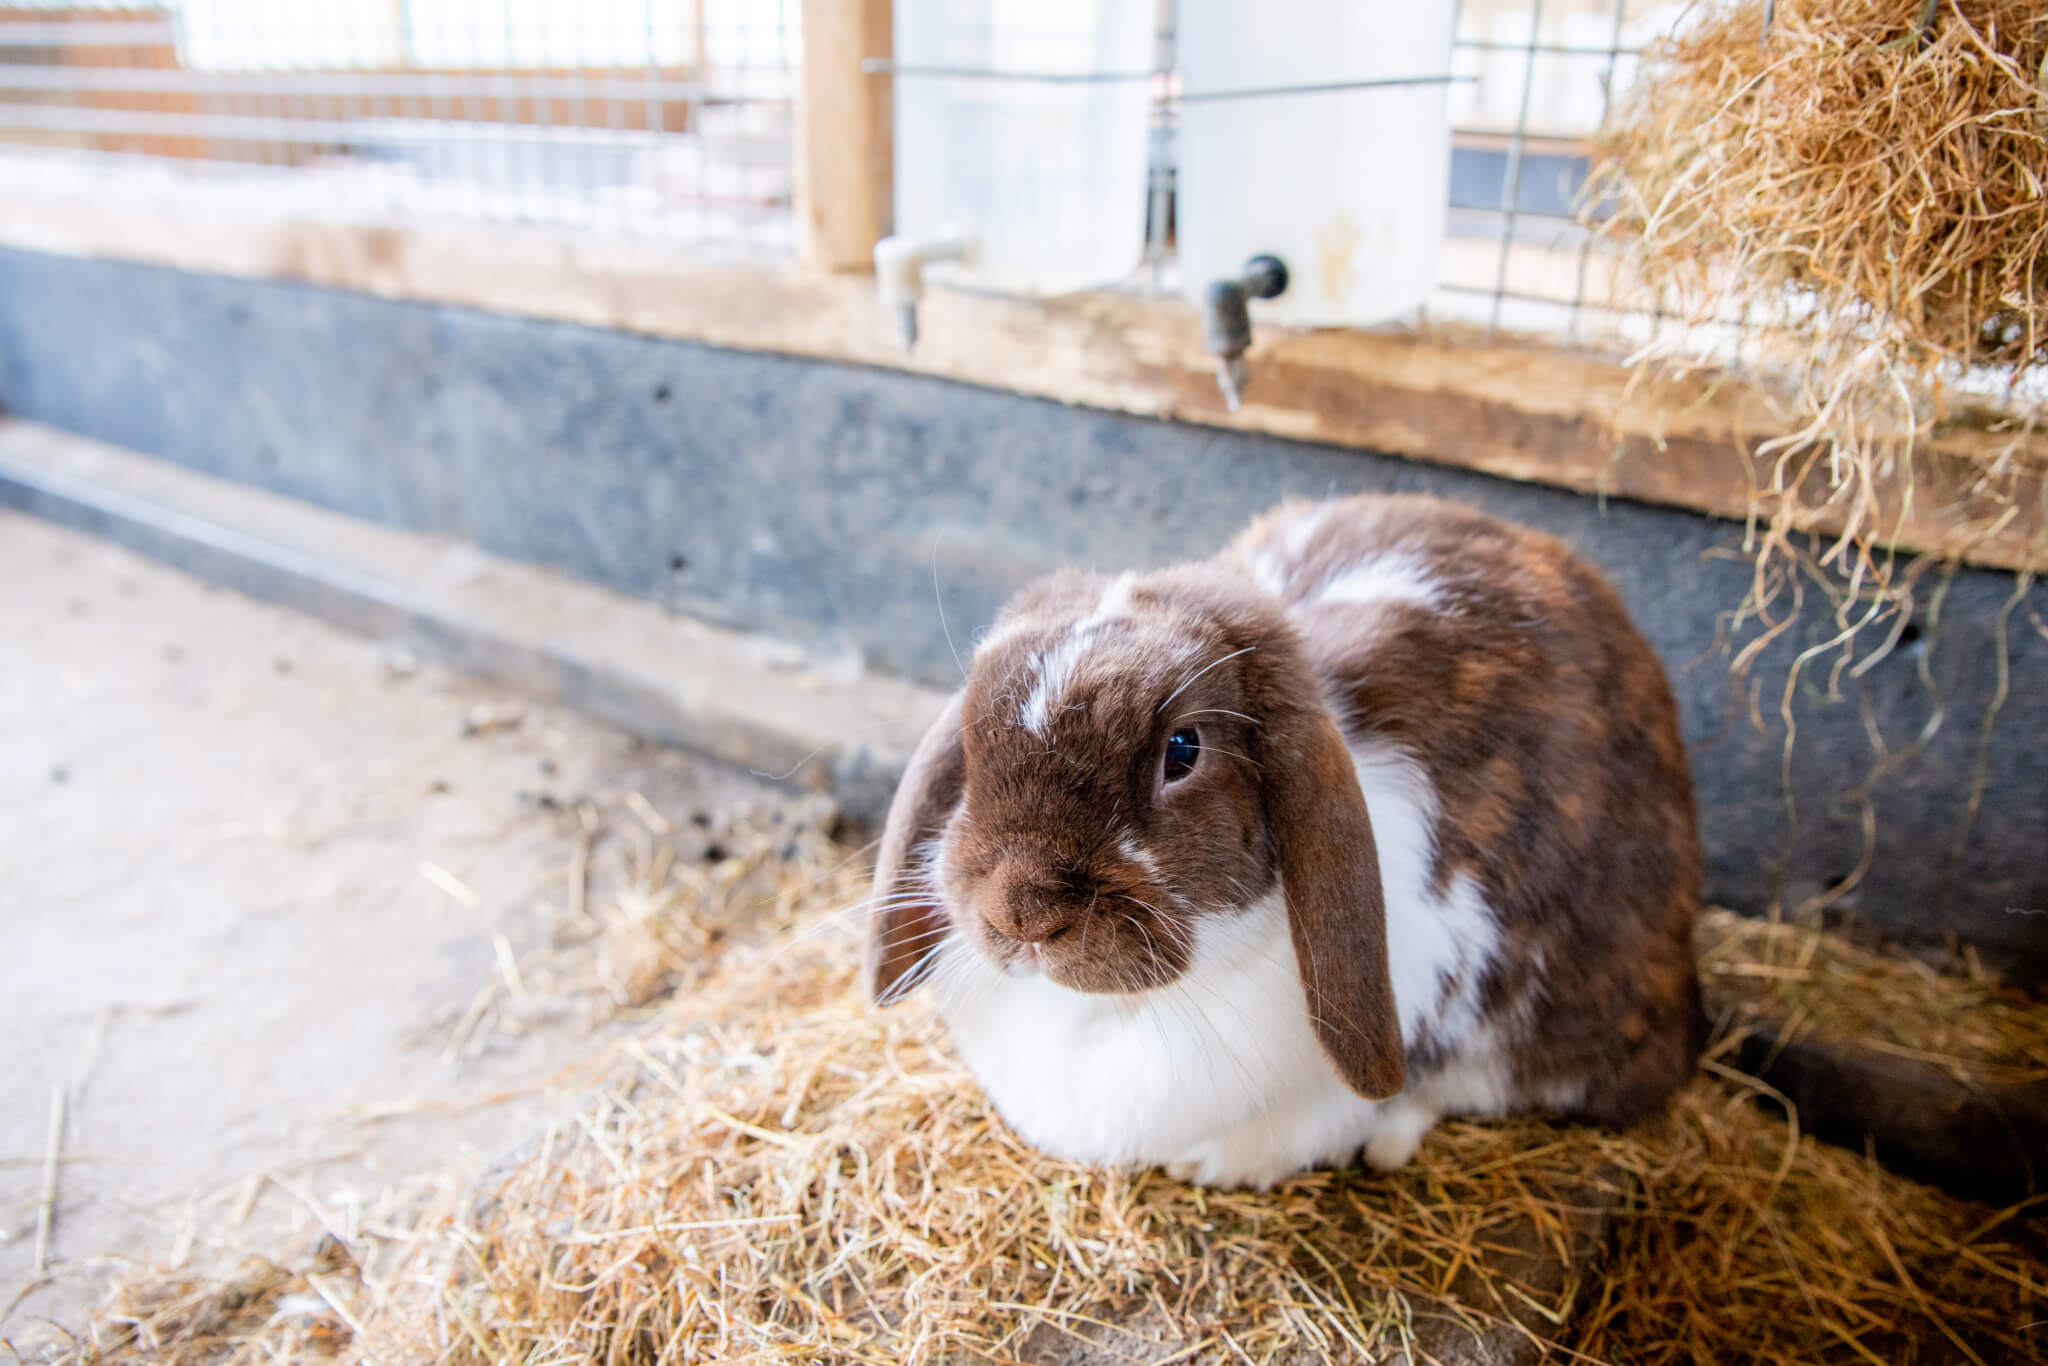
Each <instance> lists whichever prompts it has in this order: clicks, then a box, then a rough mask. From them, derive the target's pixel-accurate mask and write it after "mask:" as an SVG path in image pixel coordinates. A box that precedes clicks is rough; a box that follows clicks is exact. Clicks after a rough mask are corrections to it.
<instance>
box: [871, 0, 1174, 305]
mask: <svg viewBox="0 0 2048 1366" xmlns="http://www.w3.org/2000/svg"><path fill="white" fill-rule="evenodd" d="M1156 15H1157V8H1156V5H1155V3H1154V0H896V4H895V49H896V50H895V61H896V64H897V67H898V75H897V77H896V106H895V121H896V223H895V232H896V235H897V236H898V237H902V238H915V237H918V236H921V235H925V234H932V233H937V232H939V231H941V230H944V229H948V228H957V229H960V230H962V231H964V232H965V233H966V234H967V235H968V236H969V237H970V238H971V239H972V241H973V243H974V250H973V252H972V254H971V256H970V257H969V259H968V260H967V261H966V262H964V263H960V262H947V263H944V264H936V263H935V264H934V265H932V266H931V267H930V273H931V275H932V276H933V278H935V279H943V280H945V281H946V282H947V283H949V284H962V285H967V286H969V287H973V288H980V289H989V290H996V291H1000V292H1004V293H1015V294H1040V295H1048V294H1064V293H1068V292H1070V291H1073V290H1079V289H1089V288H1093V287H1097V286H1102V285H1108V284H1114V283H1116V282H1117V281H1119V280H1121V279H1123V278H1125V277H1126V276H1128V275H1130V274H1131V272H1133V271H1134V270H1136V269H1137V268H1138V266H1139V264H1140V262H1141V261H1142V259H1143V256H1144V250H1145V170H1146V136H1147V129H1148V126H1149V120H1150V111H1151V88H1150V82H1149V80H1148V79H1147V78H1146V77H1147V73H1149V72H1150V71H1151V70H1152V66H1153V46H1154V40H1155V32H1154V29H1155V23H1156ZM934 71H944V72H957V73H959V74H952V75H938V74H930V73H932V72H934ZM1044 77H1054V78H1061V79H1040V78H1044Z"/></svg>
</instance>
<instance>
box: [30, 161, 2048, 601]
mask: <svg viewBox="0 0 2048 1366" xmlns="http://www.w3.org/2000/svg"><path fill="white" fill-rule="evenodd" d="M9 179H10V180H12V177H11V176H10V177H9ZM5 200H6V208H5V210H4V212H0V244H4V245H8V246H14V247H19V248H23V249H27V250H32V251H43V252H51V253H57V254H62V255H69V256H84V257H100V258H108V259H117V260H123V261H132V262H141V263H147V264H153V265H161V266H169V267H174V268H177V269H182V270H192V271H201V272H206V273H210V274H220V275H230V276H239V277H245V278H254V279H269V280H296V281H304V282H307V283H312V284H320V285H330V286H336V287H340V288H347V289H356V290H363V291H367V292H369V293H372V294H377V295H382V296H386V297H393V298H405V299H416V300H426V301H433V302H440V303H449V304H459V305H463V306H467V307H473V308H480V309H489V310H493V311H498V312H504V313H514V314H523V315H526V316H530V317H539V318H549V319H555V320H560V321H565V322H575V323H585V324H588V325H590V326H593V327H606V328H618V329H624V330H627V331H635V332H643V333H649V334H653V335H657V336H663V337H676V338H683V339H687V340H691V341H698V342H704V343H707V344H710V345H713V346H723V347H732V348H737V349H742V350H753V351H769V352H780V353H785V354H789V355H796V356H806V357H813V358H818V359H824V360H834V361H845V362H853V363H857V364H866V365H878V366H888V367H892V368H897V369H902V370H909V371H913V372H919V373H924V374H929V375H934V376H939V377H943V378H946V379H953V380H960V381H964V382H966V383H970V384H977V385H985V386H989V387H993V388H999V389H1007V390H1012V391H1015V392H1019V393H1025V394H1031V395H1035V396H1039V397H1044V398H1050V399H1055V400H1058V401H1061V402H1065V403H1075V404H1082V405H1086V406H1089V407H1095V408H1103V409H1109V410H1113V411H1118V412H1127V413H1134V414H1139V415H1142V416H1147V417H1158V418H1171V419H1175V420H1178V421H1183V422H1192V423H1200V424H1203V425H1207V426H1214V427H1226V428H1236V429H1239V430H1247V431H1258V432H1266V433H1271V434H1274V435H1277V436H1285V437H1295V438H1300V439H1303V440H1310V441H1321V442H1329V443H1332V444H1335V445H1340V446H1352V447H1358V448H1362V449H1368V450H1374V451H1380V452H1386V453H1390V454H1395V455H1401V456H1406V457H1409V458H1412V459H1416V460H1424V461H1430V462H1434V463H1437V464H1443V465H1455V466H1461V467H1464V468H1468V469H1473V470H1478V471H1482V472H1485V473H1488V474H1494V475H1499V476H1501V477H1504V478H1508V479H1516V480H1524V481H1529V482H1535V483H1543V484H1551V485H1555V486H1559V487H1563V488H1569V489H1575V490H1579V491H1581V492H1586V493H1596V494H1602V495H1608V496H1614V497H1621V498H1629V499H1636V500H1640V501H1643V502H1649V503H1658V504H1664V505H1667V506H1675V507H1682V508H1688V509H1692V510H1695V511H1699V512H1704V513H1709V514H1713V515H1717V516H1721V517H1729V518H1736V519H1742V518H1747V517H1750V516H1757V515H1763V516H1767V515H1768V513H1769V512H1770V505H1769V503H1768V502H1767V501H1764V500H1762V499H1759V498H1758V497H1757V496H1756V495H1755V494H1754V493H1753V490H1754V489H1756V488H1757V487H1758V486H1759V484H1760V483H1764V482H1767V481H1768V476H1769V473H1770V472H1769V471H1768V470H1767V469H1764V468H1763V467H1762V465H1761V464H1760V462H1758V461H1757V460H1756V459H1755V457H1754V456H1753V455H1752V454H1751V452H1752V451H1753V449H1754V445H1755V443H1756V442H1757V441H1758V440H1760V439H1762V438H1765V437H1768V436H1770V435H1772V434H1773V429H1772V427H1771V425H1770V422H1769V420H1768V418H1767V416H1766V415H1765V413H1764V410H1763V408H1762V407H1761V405H1760V403H1759V402H1758V401H1757V400H1756V399H1755V398H1754V397H1753V396H1751V397H1748V398H1745V397H1744V396H1742V395H1740V394H1738V393H1735V392H1732V391H1731V390H1726V389H1724V390H1721V391H1716V390H1713V389H1709V388H1708V387H1707V386H1705V385H1704V384H1699V385H1691V386H1687V385H1681V384H1675V383H1662V382H1660V383H1657V384H1650V383H1644V382H1637V380H1636V376H1635V375H1634V374H1633V372H1631V371H1629V370H1626V369H1624V368H1622V367H1620V366H1618V365H1615V364H1613V363H1612V362H1609V361H1606V360H1602V359H1599V358H1596V357H1591V356H1587V355H1584V354H1579V353H1574V352H1569V351H1564V350H1559V349H1555V348H1549V347H1544V346H1540V345H1535V344H1529V343H1516V342H1512V341H1503V340H1499V339H1491V340H1489V339H1481V338H1461V337H1458V336H1455V335H1430V336H1412V335H1392V334H1382V333H1373V332H1345V331H1314V332H1282V331H1278V330H1276V329H1272V328H1267V329H1264V330H1263V333H1262V335H1261V336H1260V337H1259V339H1258V341H1257V343H1256V345H1255V346H1254V348H1253V351H1252V353H1251V356H1250V362H1251V387H1250V389H1249V391H1248V393H1247V395H1246V403H1245V406H1244V409H1243V410H1242V411H1241V412H1238V413H1231V412H1229V411H1228V410H1227V409H1225V407H1224V406H1223V403H1222V400H1221V398H1220V397H1219V396H1218V394H1217V391H1216V384H1215V379H1214V376H1213V371H1212V368H1211V363H1210V359H1209V357H1208V355H1207V354H1206V353H1205V352H1204V350H1203V348H1202V343H1201V332H1200V327H1199V325H1198V322H1197V320H1196V318H1195V315H1194V312H1193V310H1191V309H1190V308H1188V307H1187V306H1186V305H1185V304H1183V303H1180V302H1179V301H1176V300H1171V299H1156V298H1139V297H1133V296H1128V295H1120V294H1108V293H1104V294H1089V295H1078V296H1074V297H1071V298H1066V299H1059V300H1053V301H1049V302H1039V301H1030V300H1019V299H1009V298H999V297H993V296H984V295H971V294H964V293H958V292H953V291H947V290H934V291H932V292H931V293H929V294H928V295H927V298H926V300H925V303H924V306H923V309H922V312H921V316H920V319H919V322H920V331H921V333H922V336H923V340H922V341H921V342H920V344H919V346H918V349H917V351H916V353H915V354H913V355H908V356H906V355H905V354H903V353H902V352H901V351H900V350H898V349H897V348H896V347H895V345H894V344H893V343H892V342H891V341H889V340H888V338H887V335H886V330H885V326H884V320H883V318H882V316H881V310H880V308H879V307H878V305H877V303H876V300H875V296H874V290H873V287H872V284H871V282H870V281H868V280H867V279H866V278H864V277H861V276H857V275H826V274H822V273H813V272H808V271H803V270H800V269H797V268H795V267H792V266H789V265H787V264H784V263H780V262H763V261H760V260H757V259H745V258H729V259H717V258H713V257H710V256H707V255H704V254H701V253H698V254H693V255H688V256H685V255H682V254H680V251H679V249H678V248H676V247H674V246H663V245H661V244H658V243H635V244H624V243H602V242H592V241H588V240H583V239H578V238H574V237H570V236H566V235H562V234H558V233H554V232H549V231H545V230H540V229H522V228H505V227H496V226H493V227H489V228H485V227H479V226H476V225H470V224H461V223H427V222H405V223H398V222H368V221H358V222H342V221H337V220H334V219H329V218H322V217H319V216H317V215H316V214H314V213H312V212H308V213H304V214H296V215H295V214H291V213H280V212H278V211H277V210H275V209H274V208H268V207H266V201H264V200H262V199H260V198H258V197H256V196H254V195H252V194H251V193H250V192H248V191H246V190H241V191H237V190H233V189H231V188H226V187H222V188H215V187H210V186H205V185H198V186H194V185H185V184H177V185H173V184H169V183H167V182H166V180H165V179H164V178H162V177H151V178H148V179H146V180H142V179H138V178H133V177H128V178H123V177H107V178H101V177H94V178H91V179H88V178H86V177H82V176H78V175H75V174H72V175H66V176H39V177H29V178H28V179H27V182H26V183H21V184H16V183H10V184H9V185H8V188H7V191H6V194H5ZM1991 440H1992V438H1989V437H1986V436H1983V435H1981V434H1976V433H1970V432H1959V433H1956V434H1955V435H1953V436H1942V437H1939V438H1937V439H1936V440H1935V441H1934V442H1933V443H1932V447H1931V449H1927V450H1923V452H1922V457H1923V458H1922V459H1921V460H1919V461H1918V462H1916V468H1915V471H1914V473H1913V477H1912V479H1911V481H1908V480H1906V479H1904V478H1900V477H1894V478H1893V479H1892V480H1891V482H1890V484H1889V485H1888V486H1886V487H1882V488H1879V489H1878V490H1876V495H1877V499H1878V505H1879V507H1880V508H1881V509H1882V516H1883V518H1884V525H1886V526H1888V527H1896V528H1897V537H1896V539H1897V541H1898V543H1899V544H1900V545H1901V546H1902V547H1905V548H1910V549H1915V550H1932V551H1936V552H1939V553H1942V554H1944V555H1949V556H1953V557H1955V558H1958V559H1962V560H1965V561H1968V562H1972V563H1976V564H1981V565H1988V566H1996V567H2001V568H2008V569H2017V568H2025V567H2032V568H2036V569H2043V568H2048V481H2044V478H2043V471H2044V470H2048V440H2043V439H2041V438H2036V439H2035V440H2034V441H2033V442H2032V443H2031V444H2030V445H2029V446H2028V447H2027V448H2026V449H2025V450H2023V451H2022V452H2020V455H2019V458H2018V459H2017V460H2016V461H2015V462H2014V463H2015V464H2016V466H2017V469H2016V471H2015V472H2014V473H2013V474H2012V475H2011V476H2010V489H2009V491H2010V493H2011V495H2012V501H2013V505H2014V509H2015V510H2013V511H2011V512H2010V514H2009V515H2008V516H2007V517H2006V520H2005V521H2004V523H2003V525H2001V526H1999V527H1998V528H1997V529H1996V530H1995V532H1993V533H1992V534H1989V535H1979V536H1976V537H1975V538H1974V539H1972V538H1968V537H1966V536H1965V534H1964V533H1963V532H1962V530H1961V529H1962V528H1965V527H1971V526H1983V525H1985V524H1986V523H1987V522H1988V521H1990V520H1991V519H1992V516H1993V514H1995V513H1996V512H1997V511H1998V509H1997V508H1996V507H1995V506H1994V505H1993V504H1992V503H1991V501H1990V500H1988V499H1985V498H1982V497H1979V496H1975V495H1973V494H1972V493H1971V492H1970V488H1971V482H1972V480H1974V479H1975V477H1976V475H1977V473H1978V471H1979V470H1980V469H1981V464H1980V462H1979V461H1978V460H1976V459H1972V458H1971V455H1972V450H1973V448H1983V447H1984V446H1985V445H1986V444H1987V443H1988V442H1990V441H1991ZM1806 491H1807V494H1808V501H1809V502H1817V501H1819V498H1818V497H1817V496H1816V495H1824V493H1825V483H1824V472H1819V471H1816V472H1814V473H1813V474H1811V475H1809V478H1808V482H1807V485H1806ZM1840 527H1841V521H1840V517H1839V515H1838V514H1836V515H1830V514H1828V513H1826V512H1823V513H1822V514H1821V515H1819V516H1816V517H1814V518H1813V519H1812V520H1811V522H1810V524H1809V525H1807V526H1805V527H1804V528H1803V529H1806V530H1811V531H1814V532H1817V533H1820V534H1824V535H1825V534H1829V533H1834V532H1838V531H1839V530H1840Z"/></svg>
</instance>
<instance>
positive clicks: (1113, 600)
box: [1017, 574, 1138, 735]
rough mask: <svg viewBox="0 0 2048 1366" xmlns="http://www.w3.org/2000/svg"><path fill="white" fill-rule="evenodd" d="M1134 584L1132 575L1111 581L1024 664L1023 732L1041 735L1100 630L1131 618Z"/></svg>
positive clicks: (1125, 575) (1020, 714) (1018, 716)
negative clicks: (1026, 683)
mask: <svg viewBox="0 0 2048 1366" xmlns="http://www.w3.org/2000/svg"><path fill="white" fill-rule="evenodd" d="M1137 581H1138V579H1137V575H1135V574H1119V575H1117V577H1115V578H1114V579H1111V580H1110V581H1109V584H1108V586H1107V587H1105V588H1104V589H1103V590H1102V595H1101V596H1100V597H1099V598H1097V599H1096V600H1095V605H1094V607H1092V608H1091V609H1090V610H1089V611H1088V613H1087V615H1085V616H1083V617H1080V618H1079V619H1077V620H1076V621H1075V622H1074V623H1073V624H1072V625H1070V626H1068V627H1067V628H1066V630H1064V631H1062V632H1060V633H1058V634H1057V635H1056V636H1054V637H1053V639H1052V640H1051V641H1050V642H1049V643H1047V644H1046V645H1045V646H1044V648H1042V649H1040V650H1039V651H1038V652H1037V653H1036V654H1034V655H1033V656H1032V658H1031V662H1030V664H1029V665H1028V669H1029V672H1030V675H1031V680H1030V684H1029V686H1030V689H1031V690H1030V692H1028V693H1027V694H1025V697H1024V705H1023V707H1022V708H1021V709H1020V710H1019V711H1018V713H1017V721H1018V723H1019V724H1020V725H1022V726H1023V727H1024V729H1026V730H1028V731H1030V732H1031V733H1032V734H1033V735H1043V734H1045V732H1046V730H1047V728H1048V727H1049V726H1050V725H1051V724H1052V717H1053V714H1054V712H1055V710H1056V709H1057V708H1058V706H1059V703H1060V698H1061V697H1062V696H1064V695H1065V693H1066V691H1067V689H1068V687H1070V686H1071V685H1072V683H1073V681H1074V675H1075V672H1076V671H1077V670H1078V669H1079V668H1080V667H1081V665H1082V662H1083V661H1084V660H1086V659H1087V658H1088V655H1089V651H1090V650H1091V648H1092V647H1094V646H1095V645H1096V643H1097V641H1098V640H1099V638H1100V637H1101V635H1102V633H1103V631H1104V630H1105V629H1106V628H1107V627H1109V626H1110V625H1111V624H1112V623H1115V622H1123V621H1129V620H1130V619H1131V617H1132V614H1133V611H1134V607H1135V604H1134V603H1133V602H1132V599H1131V589H1132V587H1133V586H1134V585H1135V584H1136V583H1137Z"/></svg>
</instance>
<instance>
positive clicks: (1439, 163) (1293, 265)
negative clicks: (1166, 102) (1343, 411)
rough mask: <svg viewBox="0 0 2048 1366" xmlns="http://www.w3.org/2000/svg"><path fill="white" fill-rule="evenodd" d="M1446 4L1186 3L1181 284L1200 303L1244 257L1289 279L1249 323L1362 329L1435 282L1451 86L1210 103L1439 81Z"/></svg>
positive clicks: (1405, 307) (1414, 300)
mask: <svg viewBox="0 0 2048 1366" xmlns="http://www.w3.org/2000/svg"><path fill="white" fill-rule="evenodd" d="M1451 22H1452V6H1451V3H1450V0H1405V2H1404V3H1398V4H1396V3H1376V4H1365V3H1360V2H1359V0H1260V3H1258V4H1250V3H1247V2H1246V0H1180V28H1179V47H1180V60H1179V66H1180V73H1181V89H1182V94H1183V95H1184V96H1185V97H1187V98H1186V99H1185V102H1184V103H1183V105H1182V107H1181V117H1180V135H1179V145H1180V180H1179V186H1178V203H1177V207H1176V212H1175V217H1176V220H1177V222H1178V224H1179V237H1180V262H1181V271H1182V279H1183V282H1184V284H1185V286H1186V288H1187V291H1188V293H1189V294H1190V296H1191V297H1193V298H1196V299H1200V297H1201V295H1202V292H1203V290H1204V289H1206V288H1207V287H1208V285H1209V284H1210V282H1212V281H1214V280H1218V279H1225V278H1234V277H1236V276H1237V275H1238V274H1239V273H1240V272H1241V271H1242V270H1243V268H1244V263H1245V261H1246V259H1247V258H1248V257H1251V256H1254V255H1257V254H1259V253H1271V254H1273V255H1275V256H1278V257H1279V258H1280V259H1281V260H1282V261H1284V262H1285V263H1286V265H1287V269H1288V277H1289V282H1288V286H1287V290H1286V292H1285V293H1284V294H1282V295H1280V297H1278V298H1276V299H1270V300H1255V301H1253V303H1252V316H1253V318H1254V319H1266V320H1271V321H1276V322H1286V323H1296V324H1302V325H1306V326H1342V325H1349V326H1362V325H1367V324H1371V323H1377V322H1384V321H1387V320H1389V319H1392V318H1398V317H1401V316H1403V315H1405V314H1408V313H1411V312H1412V311H1414V310H1415V309H1416V308H1418V307H1419V306H1420V305H1421V304H1422V303H1423V301H1424V300H1425V299H1427V298H1428V297H1429V293H1430V291H1431V289H1433V288H1434V287H1435V284H1436V275H1437V255H1438V243H1439V241H1440V239H1441V238H1442V236H1443V229H1444V216H1445V200H1446V198H1447V197H1448V195H1449V192H1450V160H1451V147H1450V124H1449V119H1448V117H1447V114H1446V97H1445V91H1446V87H1445V86H1444V85H1443V84H1428V85H1406V86H1382V87H1378V88H1368V89H1362V90H1323V91H1302V92H1300V93H1297V94H1289V95H1259V96H1256V97H1252V98H1243V99H1204V98H1202V97H1203V96H1205V95H1213V94H1217V93H1222V92H1230V91H1246V90H1271V89H1274V88H1276V87H1293V86H1306V85H1337V84H1342V83H1347V82H1353V81H1370V80H1388V79H1397V78H1414V77H1441V76H1443V75H1445V74H1446V73H1448V72H1449V70H1450V60H1451Z"/></svg>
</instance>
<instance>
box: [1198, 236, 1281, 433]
mask: <svg viewBox="0 0 2048 1366" xmlns="http://www.w3.org/2000/svg"><path fill="white" fill-rule="evenodd" d="M1286 288H1287V263H1286V262H1285V261H1282V260H1281V259H1280V258H1279V257H1277V256H1270V255H1264V254H1261V255H1258V256H1254V257H1252V259H1251V260H1249V261H1246V262H1245V263H1244V274H1243V275H1241V276H1239V277H1238V278H1237V279H1235V280H1218V281H1216V283H1214V284H1212V285H1210V286H1209V288H1208V289H1206V290H1204V291H1203V293H1202V336H1203V339H1204V340H1206V341H1207V342H1208V343H1209V350H1210V352H1211V354H1213V355H1214V356H1215V357H1216V384H1217V387H1219V388H1221V389H1222V390H1223V401H1224V402H1225V403H1227V404H1229V405H1230V411H1231V412H1233V413H1234V412H1236V411H1237V406H1238V403H1239V402H1240V401H1241V400H1242V398H1243V395H1244V382H1245V369H1244V353H1245V352H1246V351H1247V350H1248V349H1249V348H1250V347H1251V344H1252V315H1251V308H1250V304H1251V301H1252V300H1253V299H1271V298H1275V297H1277V296H1278V295H1279V294H1281V293H1282V292H1283V291H1284V290H1286Z"/></svg>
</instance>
